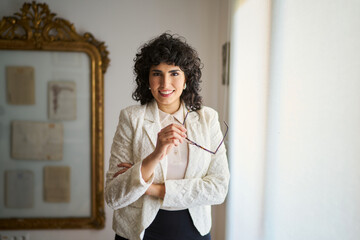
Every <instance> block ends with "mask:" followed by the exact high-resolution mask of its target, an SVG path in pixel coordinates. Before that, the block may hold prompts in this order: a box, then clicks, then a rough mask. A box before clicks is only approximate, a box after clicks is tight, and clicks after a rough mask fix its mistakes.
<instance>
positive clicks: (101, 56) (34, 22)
mask: <svg viewBox="0 0 360 240" xmlns="http://www.w3.org/2000/svg"><path fill="white" fill-rule="evenodd" d="M55 16H56V14H54V13H52V12H51V11H50V10H49V7H48V5H47V4H39V3H36V2H32V3H24V5H23V6H22V8H21V9H20V12H18V13H15V14H14V15H13V16H9V17H3V18H2V20H1V23H0V58H1V51H3V50H6V51H9V50H14V52H15V51H17V52H18V51H19V50H20V51H24V52H26V51H36V52H41V53H43V52H62V53H63V52H70V53H74V52H80V53H85V55H86V56H87V57H88V59H89V63H90V66H89V67H88V69H90V73H89V76H90V79H89V80H90V83H89V84H88V86H89V92H90V93H89V101H90V103H89V108H91V109H90V110H89V112H90V116H89V118H90V120H89V125H90V129H89V136H90V138H91V139H90V141H89V139H84V141H83V143H82V144H87V143H89V145H90V146H89V151H90V153H89V154H88V155H89V156H90V159H85V160H84V162H86V164H89V166H88V169H89V171H90V173H89V176H90V179H91V180H90V179H89V181H88V182H86V181H82V182H81V184H79V183H77V184H75V185H73V182H72V181H73V180H74V179H73V177H74V176H75V178H76V175H77V173H76V172H71V174H72V175H71V177H72V178H71V181H70V187H71V188H77V189H80V188H81V185H82V184H83V185H86V184H90V185H91V186H90V187H89V189H90V196H89V197H87V198H91V200H90V203H89V206H90V207H89V208H90V209H89V210H88V211H89V213H90V214H89V216H85V217H71V216H70V215H71V214H70V215H69V216H62V215H61V214H60V213H59V215H58V216H57V215H56V214H55V216H50V217H49V216H42V217H39V216H37V215H36V214H35V215H33V216H32V215H31V214H30V215H26V214H24V217H22V216H20V217H19V216H15V217H2V216H1V208H2V207H4V206H0V229H3V230H4V229H67V228H96V229H99V228H103V227H104V222H105V216H104V200H103V199H104V197H103V191H104V187H103V179H104V165H103V164H104V160H103V145H104V139H103V125H104V123H103V118H104V117H103V115H104V113H103V112H104V102H103V99H104V83H103V76H104V74H105V72H106V69H107V67H108V65H109V62H110V60H109V58H108V51H107V50H106V46H105V44H104V42H99V41H97V40H96V39H95V38H94V37H93V36H92V34H90V33H85V34H83V35H80V34H78V33H77V32H76V30H75V27H74V26H73V25H72V24H71V23H70V22H69V21H67V20H65V19H62V18H57V17H55ZM2 72H5V70H3V69H0V73H2ZM2 75H3V76H0V77H1V78H5V74H2ZM19 87H21V86H19ZM0 91H2V93H1V94H0V95H2V94H4V93H5V92H6V90H4V89H0ZM85 91H87V90H85ZM36 94H37V93H36ZM45 95H46V94H45ZM0 120H1V119H0ZM6 137H7V136H6ZM64 141H66V138H65V137H64ZM1 154H2V153H1ZM6 154H8V153H6ZM0 158H1V156H0ZM10 161H11V164H13V162H15V163H14V164H19V168H23V167H24V166H29V164H32V162H34V161H32V162H30V163H29V161H28V160H26V161H24V160H13V159H10V160H9V162H10ZM24 162H26V163H24ZM39 162H43V161H37V162H36V161H35V164H38V163H39ZM23 163H24V164H23ZM0 164H1V165H2V163H1V162H0ZM21 164H23V165H24V166H21ZM25 164H26V165H25ZM50 164H53V162H52V163H50ZM1 165H0V166H1ZM1 168H2V169H5V168H7V166H6V163H5V166H1V167H0V169H1ZM41 171H42V170H41ZM41 171H39V172H40V173H41ZM1 174H4V172H1ZM4 175H5V174H4ZM4 175H2V176H0V178H2V179H4ZM41 179H43V177H41ZM75 180H76V179H75ZM41 184H42V183H41ZM41 188H42V187H41ZM2 189H3V188H2ZM35 194H37V193H35ZM4 195H5V194H4V193H0V196H4ZM40 198H42V197H40ZM70 199H71V198H70ZM70 201H72V200H70ZM3 202H4V201H3ZM36 204H40V205H41V204H42V203H36V202H35V205H36ZM54 204H55V205H56V203H54ZM61 204H62V205H61V207H64V206H66V204H64V203H61ZM59 209H60V208H59ZM21 211H23V212H24V213H25V211H27V210H26V209H25V210H21Z"/></svg>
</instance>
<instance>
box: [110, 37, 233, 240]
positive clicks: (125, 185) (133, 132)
mask: <svg viewBox="0 0 360 240" xmlns="http://www.w3.org/2000/svg"><path fill="white" fill-rule="evenodd" d="M134 62H135V66H134V73H135V75H136V83H137V87H136V89H135V91H134V92H133V98H134V99H135V100H136V101H140V103H141V105H137V106H130V107H128V108H126V109H123V110H122V111H121V112H120V117H119V124H118V127H117V130H116V133H115V137H114V141H113V145H112V148H111V157H110V166H109V171H108V172H107V174H106V187H105V199H106V202H107V204H108V205H109V206H110V207H111V208H113V209H114V217H113V229H114V231H115V232H116V237H115V239H131V240H132V239H145V240H151V239H156V240H162V239H167V240H168V239H171V240H177V239H179V240H180V239H199V240H200V239H201V240H205V239H206V240H207V239H210V233H209V232H210V228H211V205H213V204H220V203H222V202H223V201H224V199H225V197H226V194H227V189H228V183H229V171H228V164H227V158H226V150H225V146H224V144H222V141H223V136H222V133H221V130H220V125H219V122H218V115H217V113H216V112H215V111H214V110H213V109H211V108H208V107H205V106H202V104H201V103H202V98H201V96H200V95H199V91H200V86H199V84H200V77H201V69H200V68H201V62H200V59H199V58H198V55H197V52H196V51H195V50H194V49H193V48H192V47H190V46H189V45H188V44H187V43H186V42H185V41H184V40H183V39H182V38H180V37H177V36H174V35H170V34H168V33H164V34H162V35H160V36H159V37H157V38H155V39H153V40H151V41H150V42H149V43H147V44H145V45H144V46H142V48H141V49H140V51H139V52H138V53H137V54H136V57H135V59H134ZM219 144H220V145H219ZM218 146H220V147H218ZM215 149H216V151H215V152H211V151H210V150H215Z"/></svg>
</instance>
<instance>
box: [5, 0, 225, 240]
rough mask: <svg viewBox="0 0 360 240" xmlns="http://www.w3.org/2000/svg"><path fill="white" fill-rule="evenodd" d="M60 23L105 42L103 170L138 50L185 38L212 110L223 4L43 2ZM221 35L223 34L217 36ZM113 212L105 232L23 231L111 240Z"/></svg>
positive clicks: (201, 0) (13, 4) (13, 1)
mask: <svg viewBox="0 0 360 240" xmlns="http://www.w3.org/2000/svg"><path fill="white" fill-rule="evenodd" d="M23 2H24V1H20V0H2V1H0V17H3V16H10V15H13V13H15V12H18V11H19V9H20V7H21V6H22V5H23ZM41 2H46V3H48V5H49V7H50V10H51V11H52V12H55V13H57V15H58V17H62V18H65V19H68V20H70V21H71V22H72V23H74V26H75V27H76V29H77V31H78V32H81V33H83V32H85V31H89V32H91V33H92V34H93V35H94V36H95V37H96V38H97V39H98V40H101V41H105V42H106V45H107V46H108V50H109V52H110V56H109V57H110V59H111V63H110V67H109V69H108V71H107V73H106V75H105V132H104V134H105V170H106V169H107V168H108V159H109V156H110V155H109V152H110V146H111V143H112V138H113V136H114V131H115V128H116V125H117V119H118V114H119V111H120V109H121V108H124V107H126V106H128V105H130V104H135V102H134V101H133V100H132V99H131V92H132V90H133V88H134V84H133V72H132V66H133V58H134V56H135V53H136V51H137V49H138V47H139V46H140V45H141V44H142V43H144V42H146V41H147V40H149V39H150V38H152V37H154V36H156V35H159V34H160V33H162V32H164V31H167V30H170V31H171V32H172V33H178V34H180V35H182V36H184V37H185V38H186V39H187V40H188V42H189V43H190V44H191V45H192V46H193V47H195V48H196V49H197V50H198V52H199V54H200V57H201V59H202V61H203V63H204V69H203V78H202V79H203V85H202V89H203V90H202V95H203V96H204V99H205V104H206V105H208V106H211V107H214V108H216V109H218V108H220V107H221V106H218V102H217V100H218V99H217V98H218V97H217V96H218V87H217V86H218V82H219V81H220V70H221V65H220V64H221V61H220V49H219V46H221V43H220V42H219V41H220V37H219V34H220V30H219V17H220V15H221V13H220V9H219V6H220V4H221V0H196V1H193V0H181V1H177V0H146V1H141V0H122V1H120V0H102V1H97V0H87V1H82V0H61V1H56V0H45V1H41ZM221 33H222V32H221ZM111 222H112V211H111V209H109V208H108V207H107V206H106V227H105V229H103V230H100V231H97V230H41V231H26V232H29V233H30V239H37V240H41V239H54V240H56V239H77V240H78V239H79V240H80V239H112V238H113V237H114V233H113V231H112V229H111Z"/></svg>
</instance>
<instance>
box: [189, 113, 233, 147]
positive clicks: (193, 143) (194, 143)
mask: <svg viewBox="0 0 360 240" xmlns="http://www.w3.org/2000/svg"><path fill="white" fill-rule="evenodd" d="M189 113H190V111H187V113H186V115H185V118H184V122H183V124H182V125H183V126H185V121H186V118H187V116H188V115H189ZM224 123H225V126H226V131H225V134H224V137H223V139H222V140H221V142H220V143H219V146H218V147H217V148H216V150H215V151H210V150H208V149H206V148H204V147H202V146H200V145H199V144H197V143H196V142H194V141H192V140H190V139H189V138H187V137H186V138H185V139H186V140H187V141H188V142H189V144H191V145H194V146H197V147H198V148H201V149H202V150H205V151H207V152H209V153H211V154H216V153H217V151H218V150H219V148H220V146H221V144H223V142H224V140H225V138H226V135H227V132H228V130H229V126H228V125H227V123H226V122H225V121H224Z"/></svg>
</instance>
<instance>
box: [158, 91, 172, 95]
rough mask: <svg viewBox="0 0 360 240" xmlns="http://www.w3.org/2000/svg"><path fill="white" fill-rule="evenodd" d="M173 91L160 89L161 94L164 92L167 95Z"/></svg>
mask: <svg viewBox="0 0 360 240" xmlns="http://www.w3.org/2000/svg"><path fill="white" fill-rule="evenodd" d="M172 92H173V91H160V93H161V94H164V95H167V94H170V93H172Z"/></svg>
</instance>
